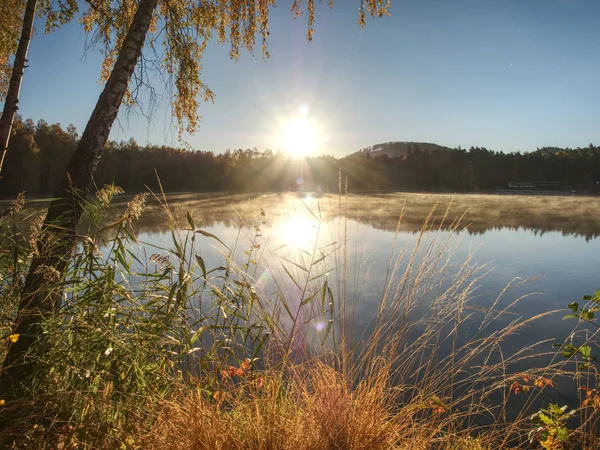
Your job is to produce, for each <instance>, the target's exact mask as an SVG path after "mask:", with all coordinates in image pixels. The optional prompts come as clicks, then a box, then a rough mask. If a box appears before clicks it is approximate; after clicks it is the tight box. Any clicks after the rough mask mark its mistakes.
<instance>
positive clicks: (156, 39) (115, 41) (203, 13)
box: [56, 0, 390, 140]
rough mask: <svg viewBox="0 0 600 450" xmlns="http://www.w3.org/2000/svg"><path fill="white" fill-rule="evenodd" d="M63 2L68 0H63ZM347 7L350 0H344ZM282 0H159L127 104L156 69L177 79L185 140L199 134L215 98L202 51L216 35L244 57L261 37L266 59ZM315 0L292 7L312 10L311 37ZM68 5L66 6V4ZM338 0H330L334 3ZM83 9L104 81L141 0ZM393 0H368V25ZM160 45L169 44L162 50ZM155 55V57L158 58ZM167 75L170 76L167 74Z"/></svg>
mask: <svg viewBox="0 0 600 450" xmlns="http://www.w3.org/2000/svg"><path fill="white" fill-rule="evenodd" d="M61 2H62V3H61ZM339 3H340V5H343V6H340V7H346V5H345V2H339ZM275 4H276V0H206V1H194V0H169V1H166V0H159V5H158V7H157V9H156V12H155V14H154V16H153V18H152V22H151V25H150V30H149V33H148V36H147V38H146V42H145V44H146V48H149V49H150V51H149V52H147V54H145V55H144V64H143V66H142V65H140V67H139V70H141V71H143V72H144V73H138V74H136V77H134V82H133V83H137V84H135V85H132V86H129V89H128V91H127V93H126V95H125V97H124V99H123V102H124V103H125V104H128V105H130V106H133V105H135V104H136V101H135V98H136V96H137V91H138V90H139V89H140V88H145V87H149V88H150V89H151V88H152V87H151V86H147V83H148V80H150V79H152V78H153V77H152V76H151V75H152V74H150V73H145V72H146V71H156V72H158V73H159V77H156V79H163V80H165V82H167V83H172V85H173V87H174V89H173V98H172V102H171V105H172V109H173V116H174V117H175V120H176V121H177V125H178V133H179V138H180V140H181V139H182V136H183V134H184V133H187V134H193V133H194V132H195V131H196V130H197V129H198V125H199V123H200V120H201V118H202V117H201V116H200V115H199V114H198V108H199V101H200V99H201V100H203V101H205V102H212V101H214V93H213V92H212V91H211V90H210V89H209V88H208V87H207V86H206V85H205V84H204V83H203V82H202V80H201V78H200V73H201V71H202V64H201V62H202V55H203V54H204V51H205V49H206V46H207V43H208V42H210V41H214V40H215V38H216V40H217V41H218V42H219V43H221V44H224V43H226V42H228V43H229V54H230V57H231V58H232V59H234V60H237V59H238V58H239V54H240V50H242V49H245V50H247V51H249V52H253V50H254V47H255V45H256V39H257V38H259V39H261V43H260V44H261V45H260V48H261V53H262V57H263V59H268V58H269V52H268V49H267V38H268V36H269V12H270V9H271V8H272V7H274V6H275ZM315 4H316V2H315V0H306V3H305V4H303V1H302V0H294V1H293V4H292V8H291V11H292V13H293V16H294V17H300V16H301V15H302V14H303V6H305V7H306V12H307V39H308V40H309V41H310V40H312V37H313V34H314V29H313V26H314V22H315V9H316V5H315ZM58 5H59V12H58V13H57V14H58V17H57V18H56V20H58V21H59V22H60V20H63V18H67V17H68V15H69V11H72V10H73V9H74V7H73V5H75V6H76V0H59V3H58ZM60 5H65V8H64V11H62V9H61V8H62V6H60ZM332 5H333V1H332V0H329V6H330V7H331V6H332ZM87 6H88V8H87V10H86V11H84V12H83V14H82V17H81V19H80V22H81V23H82V25H83V28H84V31H85V32H86V33H94V37H93V40H94V43H95V45H97V46H98V47H100V49H101V51H102V54H103V55H104V61H103V63H102V69H101V72H100V82H101V83H104V82H106V80H107V79H108V77H109V76H110V73H111V71H112V69H113V66H114V63H115V60H116V54H117V52H118V51H119V49H120V48H121V45H122V43H123V41H124V38H125V35H126V33H127V31H128V29H129V25H130V24H131V20H132V19H133V16H134V13H135V10H136V8H137V3H136V1H135V0H122V1H119V2H116V1H113V0H95V1H94V2H93V5H92V4H91V3H88V4H87ZM389 8H390V0H362V1H361V8H360V13H359V23H361V25H364V23H365V17H366V15H367V14H368V15H370V16H372V17H382V16H384V15H388V14H389ZM159 46H162V47H163V51H162V52H161V51H160V49H159ZM152 58H155V59H154V60H153V59H152ZM165 75H166V76H165Z"/></svg>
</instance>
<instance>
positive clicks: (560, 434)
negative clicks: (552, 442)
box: [556, 427, 569, 441]
mask: <svg viewBox="0 0 600 450" xmlns="http://www.w3.org/2000/svg"><path fill="white" fill-rule="evenodd" d="M556 438H557V439H558V440H559V441H565V440H567V439H569V430H568V429H567V428H564V427H561V428H559V429H558V430H556Z"/></svg>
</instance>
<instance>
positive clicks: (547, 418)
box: [538, 412, 554, 425]
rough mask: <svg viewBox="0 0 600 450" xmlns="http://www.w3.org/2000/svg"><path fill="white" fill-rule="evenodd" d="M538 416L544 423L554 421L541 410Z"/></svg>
mask: <svg viewBox="0 0 600 450" xmlns="http://www.w3.org/2000/svg"><path fill="white" fill-rule="evenodd" d="M538 417H539V419H540V420H541V421H542V423H543V424H545V425H552V424H553V423H554V420H552V419H551V418H550V417H548V416H547V415H546V414H544V413H543V412H541V413H540V414H539V416H538Z"/></svg>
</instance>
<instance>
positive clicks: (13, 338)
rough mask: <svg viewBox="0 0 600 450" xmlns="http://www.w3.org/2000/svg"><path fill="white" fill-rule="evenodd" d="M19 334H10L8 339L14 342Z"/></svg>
mask: <svg viewBox="0 0 600 450" xmlns="http://www.w3.org/2000/svg"><path fill="white" fill-rule="evenodd" d="M19 336H21V335H20V334H19V333H15V334H11V335H10V336H9V337H8V339H9V340H10V342H12V343H13V344H14V343H16V342H17V341H18V340H19Z"/></svg>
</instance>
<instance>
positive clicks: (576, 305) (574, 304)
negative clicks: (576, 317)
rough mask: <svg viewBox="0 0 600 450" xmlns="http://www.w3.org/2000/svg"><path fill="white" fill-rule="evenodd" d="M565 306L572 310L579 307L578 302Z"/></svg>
mask: <svg viewBox="0 0 600 450" xmlns="http://www.w3.org/2000/svg"><path fill="white" fill-rule="evenodd" d="M567 306H568V307H569V309H570V310H571V311H573V312H577V309H579V303H577V302H573V303H569V304H568V305H567Z"/></svg>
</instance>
